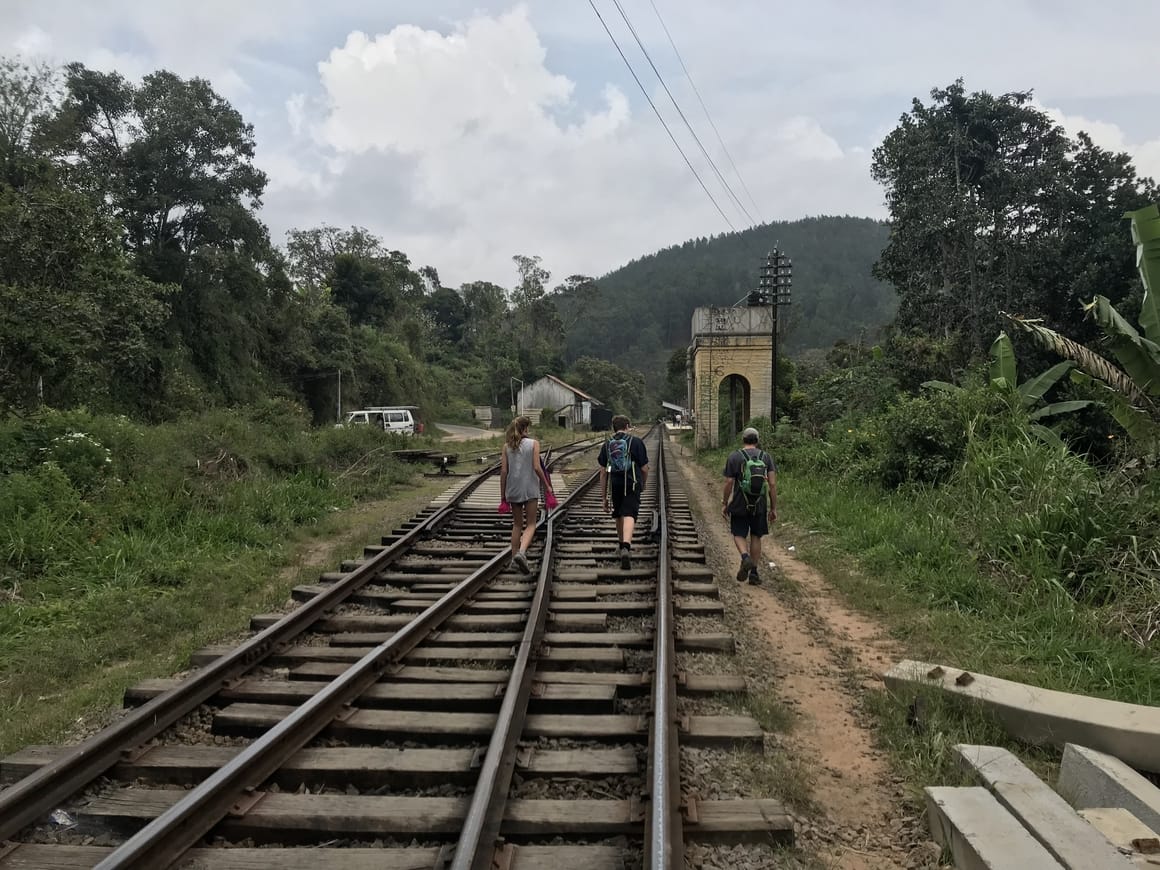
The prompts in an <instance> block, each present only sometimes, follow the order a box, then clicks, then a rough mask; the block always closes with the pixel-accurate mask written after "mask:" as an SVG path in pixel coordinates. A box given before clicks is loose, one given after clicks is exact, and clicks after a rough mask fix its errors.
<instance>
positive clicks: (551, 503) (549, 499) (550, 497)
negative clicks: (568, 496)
mask: <svg viewBox="0 0 1160 870" xmlns="http://www.w3.org/2000/svg"><path fill="white" fill-rule="evenodd" d="M558 504H559V502H558V501H556V493H554V492H552V490H550V489H549V490H548V492H547V494H546V495H545V496H544V506H545V507H546V508H547V509H548V510H554V509H555V507H556V505H558Z"/></svg>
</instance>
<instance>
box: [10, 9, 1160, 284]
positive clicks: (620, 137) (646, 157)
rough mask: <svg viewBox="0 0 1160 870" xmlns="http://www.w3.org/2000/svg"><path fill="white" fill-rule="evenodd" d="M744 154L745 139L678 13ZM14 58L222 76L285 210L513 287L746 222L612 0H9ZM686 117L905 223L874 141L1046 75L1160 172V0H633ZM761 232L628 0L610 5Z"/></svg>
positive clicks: (770, 184) (814, 188) (766, 215)
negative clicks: (950, 87)
mask: <svg viewBox="0 0 1160 870" xmlns="http://www.w3.org/2000/svg"><path fill="white" fill-rule="evenodd" d="M654 3H655V7H656V9H659V10H660V13H661V15H663V17H664V22H665V24H667V26H668V28H669V31H670V32H671V33H672V36H673V39H674V41H675V42H676V45H677V48H678V49H679V50H680V51H681V54H682V56H683V57H684V60H685V63H686V65H687V66H688V68H689V71H690V72H691V74H692V76H693V81H694V82H695V83H696V85H697V87H698V89H699V90H700V92H701V94H702V96H703V97H704V98H705V101H706V103H707V105H708V107H709V110H710V112H711V113H712V115H713V119H714V120H715V122H716V124H717V127H718V129H719V130H720V132H721V135H722V137H723V139H724V141H725V144H726V145H727V146H728V149H729V152H730V154H731V155H732V158H733V160H734V161H735V162H736V165H737V168H738V169H739V170H740V174H741V177H742V178H743V180H744V184H745V185H746V186H747V187H748V190H749V192H750V193H751V194H752V197H753V200H754V202H755V205H752V204H750V202H749V197H748V196H746V194H745V192H744V190H743V188H742V185H741V183H740V182H739V181H738V179H737V176H736V175H734V174H733V170H732V168H731V167H730V165H729V162H728V160H727V159H726V158H725V156H724V155H723V154H722V151H721V148H720V146H719V145H718V143H717V139H716V137H715V136H714V134H713V132H712V130H711V128H710V127H709V126H708V124H707V122H706V121H705V117H704V115H703V114H702V112H701V109H700V105H699V104H698V103H697V100H696V97H695V95H694V94H693V92H692V90H691V89H690V87H689V83H688V81H687V80H686V79H685V77H684V74H683V72H682V70H681V67H680V64H679V62H678V61H677V59H676V57H675V55H674V54H673V52H672V49H671V48H670V46H669V44H668V42H667V40H666V38H665V35H664V31H663V30H662V29H661V25H660V23H659V21H658V18H657V15H656V14H655V12H654V8H653V4H654ZM0 5H2V7H3V13H4V14H3V15H2V16H0V53H2V54H13V53H23V54H29V55H36V56H41V57H46V58H49V59H52V60H59V61H61V62H66V61H71V60H79V61H82V62H83V63H86V64H88V65H89V66H92V67H96V68H101V69H117V70H119V71H120V72H122V73H123V74H125V75H126V76H129V77H132V78H136V77H139V76H141V75H143V74H145V73H148V72H150V71H152V70H155V69H158V68H167V69H170V70H173V71H174V72H176V73H178V74H179V75H183V76H194V75H197V76H203V77H206V78H208V79H209V80H210V81H211V82H212V83H213V84H214V86H215V87H216V88H217V90H218V91H219V92H220V93H222V94H223V95H224V96H226V97H227V98H228V99H229V100H230V101H231V102H232V103H233V104H234V105H235V106H236V107H237V108H238V109H239V110H241V111H242V113H243V114H244V116H245V117H246V118H247V120H249V121H250V122H252V123H253V124H254V127H255V130H256V136H257V141H258V157H257V161H258V163H259V165H260V166H261V167H262V168H263V169H264V170H265V171H266V172H267V173H268V175H269V178H270V183H269V187H268V188H267V192H266V195H265V199H264V208H263V213H264V217H265V220H266V221H267V223H268V224H269V225H270V228H271V232H272V234H273V236H274V238H275V240H278V241H281V240H282V239H284V234H285V231H286V230H287V229H289V228H291V227H308V226H314V225H317V224H320V223H331V224H336V225H339V226H348V225H351V224H358V225H362V226H365V227H368V228H369V229H371V230H372V231H374V232H376V233H378V234H379V235H381V236H382V237H383V238H384V239H385V241H386V243H387V244H388V245H389V246H390V247H392V248H397V249H400V250H403V251H405V252H407V253H408V254H409V255H410V256H411V258H412V260H414V261H415V262H416V263H417V264H427V263H430V264H432V265H434V266H436V267H437V268H438V269H439V272H440V274H441V276H442V278H443V280H444V283H448V284H452V285H457V284H459V283H460V282H463V281H468V280H473V279H477V278H483V279H489V280H494V281H497V282H499V283H504V284H509V283H511V281H512V279H513V277H514V270H513V268H512V263H511V255H512V254H514V253H527V254H539V255H541V256H543V257H544V261H545V262H544V265H545V266H546V267H548V268H549V269H550V270H551V271H552V272H553V273H554V274H555V275H556V276H558V277H562V276H564V275H567V274H570V273H574V272H586V273H590V274H601V273H603V272H605V271H607V270H609V269H611V268H615V267H616V266H618V265H620V264H622V263H624V262H626V261H628V260H630V259H632V258H634V257H637V256H640V255H642V254H646V253H649V252H651V251H653V250H656V249H657V248H658V247H662V246H664V245H668V244H674V243H679V242H681V241H683V240H685V239H687V238H690V237H694V236H708V235H713V234H717V233H720V232H725V231H727V230H728V225H727V224H726V222H725V219H724V218H723V217H722V216H721V214H719V213H718V211H717V209H716V208H715V207H714V205H713V204H712V202H710V200H709V198H708V197H707V196H706V195H705V193H704V191H702V190H701V188H700V186H699V185H698V184H697V182H696V180H695V179H694V177H693V175H692V174H691V173H690V171H689V169H688V167H687V166H686V165H685V163H684V162H683V160H682V158H681V156H680V154H679V153H678V152H677V150H676V149H675V148H674V147H673V144H672V142H671V141H670V140H669V139H668V135H667V134H666V133H665V132H664V129H663V128H662V127H661V125H660V123H659V122H658V121H657V119H656V117H655V116H654V115H653V112H652V110H651V109H650V108H649V106H648V104H647V102H645V100H644V98H643V96H642V95H641V93H640V91H639V89H638V88H637V86H636V84H635V83H634V82H633V80H632V78H631V76H630V74H629V73H628V71H627V69H626V68H625V66H624V64H623V61H622V60H621V59H620V57H619V56H618V55H617V54H616V50H615V48H614V47H613V45H612V43H611V42H610V41H609V39H608V36H607V34H606V33H605V32H604V30H603V28H602V26H601V24H600V22H599V20H598V19H597V17H596V15H595V14H594V12H593V10H592V7H591V6H590V5H589V3H588V2H587V0H530V2H523V3H516V2H492V0H475V2H459V0H446V2H437V0H375V2H371V0H329V2H326V3H319V2H315V0H276V2H275V0H228V2H227V0H197V2H189V0H181V2H177V0H103V2H101V3H95V2H88V0H0ZM621 5H622V6H623V7H624V9H625V11H626V12H627V14H628V16H629V18H630V20H631V21H632V23H633V25H634V26H635V28H636V30H637V32H638V34H639V35H640V37H641V39H642V41H643V42H644V43H645V46H646V47H647V48H648V49H649V51H650V53H651V54H652V56H653V59H654V61H655V62H656V64H657V66H658V68H659V69H660V71H661V73H662V75H664V77H665V80H666V82H668V84H669V87H670V89H671V90H672V91H673V94H674V95H675V96H676V98H677V101H678V103H679V104H680V106H681V108H682V109H683V110H684V112H685V115H686V116H687V117H688V119H689V120H690V122H691V123H692V124H693V125H694V128H695V129H696V130H697V132H698V134H699V135H700V136H701V139H702V141H703V142H704V144H705V146H706V148H707V149H708V151H709V153H710V155H711V156H712V157H713V158H714V160H716V161H717V163H718V166H719V167H720V170H721V172H722V173H724V175H725V177H726V179H727V180H728V181H729V182H730V184H731V185H732V187H733V189H734V190H735V192H736V194H737V195H738V197H739V198H740V199H741V201H742V202H743V203H744V204H745V205H746V207H747V208H748V210H749V211H750V213H751V214H752V215H753V217H754V218H757V219H764V220H770V219H792V218H796V217H801V216H805V215H817V214H853V215H871V216H877V217H882V216H885V210H884V208H883V203H882V199H883V197H882V191H881V190H880V189H879V188H878V187H877V186H876V185H875V184H874V182H873V181H872V180H871V178H870V174H869V164H870V156H871V151H872V150H873V148H874V147H875V146H876V145H877V144H878V143H879V142H880V141H881V139H882V137H883V136H884V135H885V134H886V133H887V132H888V131H889V130H890V129H891V128H892V127H893V126H894V124H895V123H896V122H897V120H898V117H899V115H900V114H902V113H903V112H904V111H906V110H907V109H908V107H909V105H910V101H911V99H912V98H913V97H916V96H920V97H925V96H926V95H927V94H928V92H929V91H930V89H931V88H934V87H939V86H945V85H946V84H948V83H950V82H951V81H953V80H954V79H955V78H957V77H959V76H961V77H963V78H964V79H965V80H966V84H967V86H968V88H970V89H972V90H980V89H985V90H990V91H993V92H1006V91H1013V90H1025V89H1034V91H1035V95H1036V100H1037V102H1038V103H1039V105H1040V106H1042V107H1043V108H1045V109H1047V110H1048V111H1050V112H1051V113H1052V114H1053V115H1054V116H1055V117H1056V118H1057V119H1058V120H1059V121H1061V122H1062V123H1063V124H1064V125H1065V126H1066V127H1067V128H1068V129H1069V130H1070V131H1072V132H1074V131H1075V130H1078V129H1086V130H1088V131H1089V132H1090V133H1091V134H1092V135H1093V138H1094V139H1095V140H1096V142H1097V143H1098V144H1101V145H1103V146H1105V147H1110V148H1115V149H1118V150H1126V151H1128V152H1129V153H1131V154H1132V155H1133V156H1134V157H1135V158H1136V164H1137V167H1138V168H1139V169H1140V170H1141V172H1142V173H1144V174H1148V175H1152V176H1154V177H1157V178H1160V59H1158V56H1157V53H1156V42H1155V40H1156V35H1157V34H1158V33H1160V3H1157V2H1156V0H1111V2H1109V3H1107V4H1095V3H1091V2H1090V0H976V2H973V3H970V4H963V3H954V4H952V3H947V2H932V0H878V2H874V3H856V2H854V0H793V2H787V0H781V2H779V0H720V2H714V3H707V2H704V0H621ZM596 6H597V8H598V9H599V10H600V12H601V13H602V14H603V15H604V18H605V20H606V21H607V22H608V24H609V26H610V27H611V28H612V30H613V33H614V34H615V35H616V37H617V39H618V40H619V41H620V43H621V46H622V47H623V48H624V50H625V53H626V54H627V55H628V57H629V59H630V61H632V63H633V65H634V67H635V68H636V69H637V72H638V75H640V77H641V80H642V81H643V82H644V84H645V87H646V88H647V89H648V91H649V92H650V94H651V95H652V96H653V99H654V101H655V102H656V105H657V107H658V109H660V111H661V113H662V114H663V115H664V116H665V118H666V120H668V121H669V122H670V126H671V127H672V129H673V132H674V135H676V137H677V139H678V141H680V143H681V144H682V146H683V147H684V148H685V151H686V153H687V154H688V155H689V159H690V160H691V161H692V163H693V165H694V166H695V167H696V168H697V170H698V172H700V174H701V176H702V178H703V179H704V180H705V183H706V185H707V186H708V187H709V190H710V191H711V192H712V193H713V195H714V196H715V197H716V199H717V201H718V202H719V203H720V205H721V208H722V209H723V210H724V211H725V214H726V215H727V216H728V218H729V220H730V221H732V223H733V225H734V226H735V227H737V228H739V229H740V228H743V227H745V226H747V225H748V224H749V219H748V218H747V217H746V216H745V215H744V214H742V213H741V212H740V210H739V209H738V208H737V207H736V205H735V204H734V203H733V202H732V201H731V199H730V197H729V195H728V194H727V193H726V192H725V191H724V190H723V189H722V187H721V186H720V182H719V181H718V180H717V178H716V176H715V175H714V174H713V171H712V170H711V169H710V168H709V167H708V165H707V163H706V162H705V160H704V158H703V156H702V155H701V153H700V151H699V149H698V148H697V146H696V145H695V143H693V141H692V140H691V138H690V137H689V135H688V133H687V132H686V131H685V130H684V128H683V125H681V123H680V120H679V118H678V117H677V115H676V112H675V111H674V109H673V107H672V105H671V103H669V102H668V98H667V96H665V94H664V91H663V90H662V89H661V87H660V85H659V84H658V82H657V79H656V77H655V76H654V75H653V73H652V71H651V70H650V69H649V67H648V65H647V63H646V62H645V61H644V59H643V57H642V55H641V54H640V51H639V49H638V48H637V47H636V44H635V43H634V42H633V40H632V37H631V35H630V34H629V33H628V31H627V28H626V27H625V24H624V22H623V20H622V19H621V18H620V16H619V13H618V12H617V10H616V7H615V6H614V4H613V2H612V0H596Z"/></svg>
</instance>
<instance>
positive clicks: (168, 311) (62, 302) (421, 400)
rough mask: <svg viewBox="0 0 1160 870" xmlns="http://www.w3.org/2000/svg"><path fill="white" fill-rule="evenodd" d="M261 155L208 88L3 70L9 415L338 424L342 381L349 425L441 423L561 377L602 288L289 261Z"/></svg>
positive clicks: (298, 236)
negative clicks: (263, 208) (412, 407)
mask: <svg viewBox="0 0 1160 870" xmlns="http://www.w3.org/2000/svg"><path fill="white" fill-rule="evenodd" d="M253 158H254V138H253V128H252V127H251V126H250V125H249V124H248V123H246V122H245V120H244V119H243V118H242V116H241V115H240V114H239V113H238V112H237V111H236V110H235V109H234V108H233V107H232V106H230V104H229V103H228V102H227V101H226V100H224V99H223V98H222V97H221V96H220V95H219V94H217V93H216V92H215V91H214V90H213V89H212V87H211V86H210V85H209V83H208V82H206V81H204V80H202V79H189V80H185V79H182V78H180V77H178V76H176V75H173V74H172V73H169V72H164V71H162V72H156V73H153V74H151V75H148V76H146V77H145V78H144V79H143V80H142V81H141V82H140V83H133V82H130V81H127V80H126V79H124V78H123V77H122V76H120V75H118V74H117V73H105V72H98V71H94V70H90V69H88V68H86V67H84V66H82V65H80V64H70V65H69V66H68V67H66V68H65V69H64V70H63V71H55V70H53V69H51V68H47V67H37V66H30V65H27V64H23V63H21V62H19V61H16V60H4V61H0V303H2V307H0V312H2V313H0V407H3V408H6V409H8V410H16V411H22V410H27V409H31V408H34V407H37V406H40V405H42V404H47V405H51V406H57V407H67V406H70V405H76V404H85V405H88V406H90V407H92V408H95V409H109V410H118V411H124V412H128V413H132V414H136V415H142V416H146V417H153V418H161V417H168V416H172V415H173V414H176V413H179V412H181V411H182V410H185V409H190V408H196V407H199V406H202V405H206V404H214V403H223V402H224V403H251V402H254V401H257V400H260V399H263V398H266V397H270V396H279V395H280V396H286V397H290V398H295V399H299V400H305V401H306V402H307V403H308V404H310V405H311V406H312V407H313V408H314V411H315V415H316V419H318V420H320V421H321V420H323V419H326V418H328V417H331V415H333V414H334V412H335V409H336V407H337V406H338V402H339V389H340V385H339V380H340V377H341V378H342V385H341V390H342V401H343V404H344V405H345V406H346V407H351V406H352V405H359V404H370V403H376V404H387V403H407V404H419V405H423V406H426V407H429V408H433V407H434V406H435V405H448V404H451V405H455V404H459V405H465V404H466V403H469V402H474V403H488V404H506V401H503V402H501V398H502V397H504V396H506V394H507V392H508V385H509V382H510V381H509V379H510V378H511V377H513V376H514V377H519V378H521V379H523V380H529V379H532V378H535V377H538V376H540V375H543V374H545V373H548V372H552V373H556V374H561V373H563V372H564V362H563V356H564V348H565V341H566V338H565V335H566V331H567V329H568V328H570V327H576V326H577V324H578V323H579V322H580V320H581V319H582V317H583V316H584V315H585V313H586V311H587V308H588V306H589V305H590V303H591V301H592V299H593V297H594V295H595V284H594V282H593V280H592V279H591V278H589V277H588V276H585V275H572V276H569V277H568V278H566V279H565V280H564V281H563V282H561V283H560V284H559V285H556V286H553V285H552V284H551V283H550V282H551V274H550V272H549V271H548V270H547V269H546V268H545V266H544V265H543V264H542V263H541V261H540V258H539V257H534V256H526V255H518V256H516V257H515V258H514V267H515V268H514V275H515V278H516V283H515V284H514V286H513V288H512V289H511V290H510V291H509V290H507V289H505V288H503V287H500V286H498V285H495V284H491V283H488V282H471V283H468V284H465V285H464V286H462V287H460V288H459V289H454V288H449V287H444V286H442V284H441V282H440V279H439V274H438V272H437V271H436V270H435V269H434V268H433V267H431V266H422V267H416V266H415V265H414V264H412V263H411V261H410V259H409V258H408V257H407V255H406V254H404V253H403V252H401V251H397V250H392V249H390V248H389V247H388V246H387V245H385V244H384V242H383V240H382V239H379V238H377V237H376V236H374V235H373V234H372V233H370V232H369V231H367V230H366V229H364V228H362V227H351V228H349V229H341V228H338V227H334V226H320V227H314V228H305V229H297V230H293V231H291V232H290V233H289V236H288V238H287V241H286V245H285V250H279V249H278V248H277V246H275V245H274V244H273V243H272V242H271V240H270V239H269V236H268V232H267V230H266V227H265V226H264V225H263V223H262V222H261V220H260V219H259V217H258V214H257V209H258V208H259V206H260V204H261V196H262V193H263V191H264V189H265V184H266V179H265V176H264V175H263V173H262V172H261V171H260V170H258V169H257V168H256V167H255V165H254V161H253ZM582 368H583V367H582ZM626 377H628V379H629V380H632V378H633V377H635V378H636V381H640V380H641V379H640V376H639V374H637V373H628V375H626ZM618 400H619V401H624V402H628V401H629V398H628V397H627V395H625V396H624V397H620V394H618ZM631 401H633V402H636V403H639V402H641V401H643V391H642V390H638V391H637V392H636V395H635V396H633V397H632V399H631Z"/></svg>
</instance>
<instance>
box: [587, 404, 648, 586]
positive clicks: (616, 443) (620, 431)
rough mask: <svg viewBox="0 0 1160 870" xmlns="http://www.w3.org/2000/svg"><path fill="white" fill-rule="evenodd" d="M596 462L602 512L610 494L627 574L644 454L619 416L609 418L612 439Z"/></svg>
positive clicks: (644, 471)
mask: <svg viewBox="0 0 1160 870" xmlns="http://www.w3.org/2000/svg"><path fill="white" fill-rule="evenodd" d="M596 461H597V462H599V463H600V491H601V493H602V494H603V496H604V510H606V511H607V510H608V496H609V494H610V493H611V495H612V515H613V516H614V517H616V537H617V540H618V541H619V546H618V548H617V551H618V555H619V556H620V567H621V569H622V570H624V571H627V570H628V569H629V568H630V567H632V533H633V530H634V529H635V527H636V515H637V514H638V513H639V512H640V494H641V492H642V491H643V490H644V483H645V481H646V480H647V479H648V451H647V450H645V447H644V442H643V441H641V440H640V439H639V438H637V437H636V436H635V435H630V434H629V433H628V418H627V417H625V416H624V415H623V414H617V415H616V416H615V417H613V418H612V437H611V438H609V439H608V440H607V441H606V442H605V443H604V446H603V447H601V448H600V456H598V457H597V459H596Z"/></svg>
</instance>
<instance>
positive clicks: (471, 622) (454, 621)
mask: <svg viewBox="0 0 1160 870" xmlns="http://www.w3.org/2000/svg"><path fill="white" fill-rule="evenodd" d="M283 616H285V614H282V613H263V614H259V615H257V616H255V617H253V618H252V619H251V620H250V628H251V629H253V630H254V631H261V630H262V629H264V628H269V627H270V626H271V625H273V624H274V623H275V622H277V621H278V620H279V619H282V618H283ZM410 621H411V618H410V617H409V616H407V615H405V614H389V613H352V614H344V615H341V616H326V617H323V618H322V619H320V620H319V621H318V622H316V623H314V625H313V626H311V627H312V629H313V630H314V631H321V632H335V633H338V632H346V631H375V632H389V631H398V630H399V629H400V628H402V627H403V626H405V625H406V624H407V623H408V622H410ZM526 622H527V620H526V619H524V618H523V617H521V616H519V615H512V614H502V613H501V614H483V615H478V614H477V615H474V616H471V615H463V614H456V615H454V616H451V617H448V619H447V621H446V622H445V623H443V627H444V629H446V630H447V631H484V630H487V631H517V630H522V629H523V627H524V624H525V623H526ZM549 624H550V625H551V627H552V629H553V630H557V631H600V630H601V629H603V628H604V627H605V626H606V625H607V624H608V617H607V616H605V615H604V614H601V613H576V614H560V615H559V616H558V617H556V618H554V619H550V622H549Z"/></svg>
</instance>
